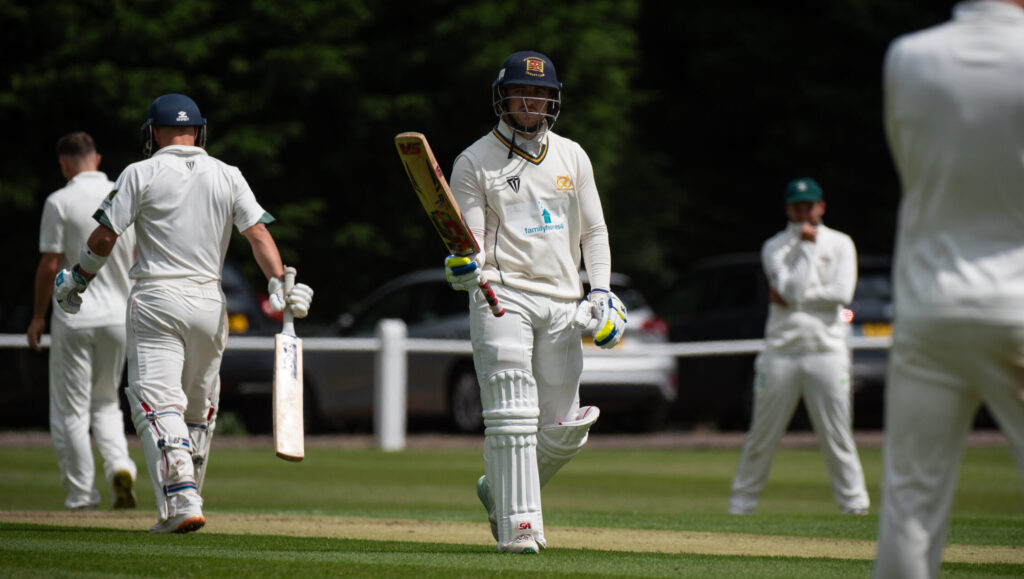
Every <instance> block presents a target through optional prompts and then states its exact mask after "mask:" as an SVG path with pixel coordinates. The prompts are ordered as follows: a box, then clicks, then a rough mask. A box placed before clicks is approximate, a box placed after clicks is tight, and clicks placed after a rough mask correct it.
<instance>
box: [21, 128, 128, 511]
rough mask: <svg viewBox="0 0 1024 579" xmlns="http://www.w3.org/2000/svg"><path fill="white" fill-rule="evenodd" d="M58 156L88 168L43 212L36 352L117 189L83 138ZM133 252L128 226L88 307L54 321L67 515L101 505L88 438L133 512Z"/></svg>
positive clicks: (54, 414)
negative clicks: (125, 379) (128, 422)
mask: <svg viewBox="0 0 1024 579" xmlns="http://www.w3.org/2000/svg"><path fill="white" fill-rule="evenodd" d="M57 150H58V154H59V156H60V157H61V161H62V163H61V164H62V168H63V169H64V171H65V175H68V174H69V169H70V172H72V173H74V172H75V171H78V170H79V169H84V170H81V171H80V172H77V173H74V174H73V176H71V178H70V179H69V180H68V183H67V185H66V186H64V187H63V188H62V189H59V190H57V191H55V192H53V193H52V194H51V195H50V196H49V197H47V198H46V203H45V204H44V206H43V217H42V222H41V224H40V228H39V251H40V253H42V254H43V257H42V259H41V261H40V272H41V273H42V272H43V270H44V269H45V273H42V275H43V277H44V278H48V279H45V280H44V279H40V280H39V281H38V282H37V286H36V287H37V296H36V312H35V314H36V318H34V319H33V324H32V325H31V326H30V327H29V331H28V334H29V343H30V345H32V346H33V347H36V348H38V334H36V332H38V333H39V334H41V333H42V330H43V327H44V326H45V322H44V321H43V320H44V318H43V316H44V315H45V312H46V304H48V303H50V302H51V301H52V300H51V297H52V294H53V279H54V277H55V275H56V273H57V272H58V271H60V270H61V269H64V268H68V267H71V266H72V265H73V264H74V262H73V261H72V260H75V259H77V258H78V255H79V253H80V252H81V251H82V246H83V245H84V244H85V242H86V240H87V239H88V238H89V234H90V233H92V230H93V229H94V228H95V227H96V222H95V221H94V220H93V219H92V214H93V213H94V212H95V211H96V207H97V206H98V205H99V204H100V202H101V201H103V198H104V197H106V196H107V194H108V193H110V191H111V189H113V185H114V184H113V183H112V182H111V181H110V180H109V179H107V176H106V174H105V173H103V172H101V171H98V170H96V168H97V167H98V164H99V154H98V153H96V149H95V144H94V143H93V140H92V138H91V137H89V136H88V135H86V134H85V133H72V134H69V135H66V136H65V137H62V138H61V140H60V141H59V142H58V145H57ZM134 248H135V234H134V230H133V229H132V228H128V229H127V230H125V234H124V235H123V236H122V237H121V239H120V243H118V244H116V245H115V246H114V249H113V251H112V253H111V255H110V260H109V261H108V265H107V268H106V269H105V270H104V271H103V274H102V275H98V276H97V277H96V279H95V280H94V282H93V284H92V291H90V292H89V296H88V299H87V303H88V308H87V311H86V312H85V313H82V314H80V315H71V314H69V313H67V312H65V311H64V310H62V309H61V308H59V307H57V304H56V303H54V304H53V305H54V307H53V313H52V314H51V316H50V338H51V342H50V355H49V376H50V393H49V394H50V435H51V437H52V438H53V448H54V453H55V454H56V456H57V464H58V466H59V467H60V470H61V484H62V486H63V487H64V490H65V491H66V492H67V497H66V499H65V501H64V506H65V507H67V508H69V509H93V508H96V506H97V505H99V502H100V493H99V491H98V490H97V489H96V488H95V486H94V480H95V473H96V470H95V463H94V461H93V451H92V444H91V442H90V438H89V434H90V432H91V433H92V437H93V439H95V441H96V448H97V449H98V450H99V453H100V456H102V457H103V474H104V478H105V479H106V480H107V483H108V485H110V488H111V498H112V504H113V506H114V508H131V507H134V506H135V495H134V491H133V487H134V484H135V477H136V474H137V469H136V466H135V462H134V461H132V459H131V457H129V456H128V442H127V440H126V438H125V435H124V417H123V415H122V413H121V405H120V400H119V399H118V388H120V386H121V377H122V376H123V373H124V365H125V326H124V321H125V304H126V303H127V301H128V292H129V291H131V286H132V284H131V280H129V279H128V268H129V267H131V264H132V253H133V250H134ZM44 281H45V286H43V282H44Z"/></svg>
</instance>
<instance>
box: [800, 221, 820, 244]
mask: <svg viewBox="0 0 1024 579" xmlns="http://www.w3.org/2000/svg"><path fill="white" fill-rule="evenodd" d="M800 239H801V240H802V241H810V242H811V243H814V242H816V241H817V240H818V228H817V226H815V225H813V224H811V223H808V222H806V221H805V222H804V224H803V227H801V228H800Z"/></svg>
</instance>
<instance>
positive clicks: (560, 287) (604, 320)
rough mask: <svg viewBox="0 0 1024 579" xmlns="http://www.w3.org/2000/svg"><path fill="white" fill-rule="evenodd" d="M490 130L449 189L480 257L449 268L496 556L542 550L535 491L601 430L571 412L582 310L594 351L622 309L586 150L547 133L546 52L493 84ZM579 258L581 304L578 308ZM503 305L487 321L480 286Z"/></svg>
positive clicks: (523, 59)
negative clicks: (477, 406)
mask: <svg viewBox="0 0 1024 579" xmlns="http://www.w3.org/2000/svg"><path fill="white" fill-rule="evenodd" d="M492 90H493V97H494V100H493V104H494V108H495V113H496V115H497V116H498V118H499V119H500V121H499V123H498V125H497V126H496V127H495V128H494V129H493V130H492V131H491V132H490V133H489V134H487V135H485V136H484V137H482V138H481V139H479V140H478V141H477V142H475V143H474V144H473V145H471V146H470V147H469V148H467V149H466V150H465V151H463V152H462V153H461V154H460V155H459V156H458V158H457V159H456V160H455V164H454V168H453V170H452V178H451V185H452V193H453V195H454V197H455V199H456V202H457V203H458V205H459V207H460V209H461V211H462V213H463V217H464V218H465V221H466V224H467V225H468V227H469V228H470V230H471V231H472V232H473V235H474V237H476V238H477V239H478V240H481V253H480V254H479V255H478V256H477V259H476V261H474V262H472V263H470V264H468V265H462V266H460V265H457V264H458V263H460V262H458V261H457V260H454V259H453V258H451V257H450V258H449V259H448V260H446V270H447V275H448V279H449V281H450V282H451V284H452V287H453V288H455V289H461V290H467V291H470V296H471V300H470V321H471V338H472V343H473V358H474V363H475V366H476V372H477V378H478V380H479V383H480V392H481V402H482V405H483V417H484V424H485V432H484V435H485V442H484V472H485V475H484V476H482V477H480V479H479V480H478V482H477V493H478V496H479V497H480V500H481V501H482V502H483V504H484V506H485V508H487V510H488V518H489V519H490V521H491V525H492V529H491V530H492V533H493V534H494V538H495V540H496V541H497V548H498V550H499V551H503V552H512V553H537V552H538V551H539V550H540V549H541V548H543V547H544V546H545V545H546V540H545V537H544V522H543V517H542V513H541V495H540V489H541V487H542V486H543V485H544V484H546V483H547V482H548V481H549V480H550V479H551V477H552V476H554V474H555V473H556V472H557V471H558V470H559V469H560V468H561V467H562V466H564V465H565V464H566V463H568V462H569V461H570V460H571V459H572V458H573V457H574V456H575V455H576V454H577V453H578V452H579V450H580V448H581V447H582V446H583V445H584V444H585V443H586V441H587V436H588V431H589V429H590V426H591V425H592V424H593V423H594V422H595V421H596V420H597V417H598V414H599V412H598V409H597V408H596V407H594V406H586V407H583V408H580V405H579V382H580V375H581V374H582V371H583V349H582V343H581V328H580V327H578V326H577V325H574V324H573V322H574V319H575V318H576V315H577V311H578V310H579V311H580V312H582V313H583V314H584V317H585V318H589V317H590V316H593V317H594V318H596V319H597V320H598V327H597V328H596V329H595V330H594V335H595V343H597V344H598V345H600V346H602V347H605V348H611V347H613V346H614V345H615V344H617V343H618V341H619V340H620V339H621V337H622V333H623V332H624V330H625V324H626V310H625V307H624V306H623V305H621V303H620V302H619V299H618V297H616V296H615V295H614V294H612V293H611V292H610V291H609V279H610V276H611V255H610V250H609V246H608V230H607V227H606V226H605V221H604V215H603V213H602V210H601V199H600V197H599V195H598V191H597V186H596V184H595V183H594V175H593V169H592V167H591V163H590V160H589V158H588V157H587V155H586V153H585V152H584V151H583V149H582V148H581V147H580V146H579V145H578V144H576V143H575V142H573V141H570V140H569V139H566V138H564V137H561V136H559V135H557V134H555V133H553V132H551V130H550V129H551V126H552V125H553V123H554V121H555V119H556V118H557V115H558V112H559V104H560V94H561V83H559V82H558V80H557V77H556V73H555V68H554V65H553V64H552V63H551V61H550V60H549V59H548V58H547V57H546V56H544V55H543V54H540V53H537V52H532V51H526V52H517V53H515V54H513V55H511V56H510V57H509V58H508V59H507V60H506V61H505V63H504V65H503V66H502V68H501V70H500V72H499V74H498V78H497V80H495V82H494V84H493V87H492ZM581 259H582V260H585V262H586V267H587V272H588V274H589V277H590V282H591V287H592V288H593V290H592V291H591V293H590V295H589V296H588V299H587V300H585V301H584V302H582V303H580V298H582V297H583V286H582V283H581V281H580V276H579V270H580V265H581ZM481 276H482V277H483V279H486V280H487V281H488V282H489V283H490V285H491V287H493V289H494V292H495V294H496V295H497V297H498V299H499V301H500V303H501V304H502V305H503V306H504V308H505V314H504V315H503V316H501V317H495V316H494V315H492V313H491V310H490V309H489V307H488V305H487V302H486V301H485V299H484V297H483V295H482V294H481V293H480V292H479V291H475V289H476V286H477V284H478V283H479V280H480V277H481Z"/></svg>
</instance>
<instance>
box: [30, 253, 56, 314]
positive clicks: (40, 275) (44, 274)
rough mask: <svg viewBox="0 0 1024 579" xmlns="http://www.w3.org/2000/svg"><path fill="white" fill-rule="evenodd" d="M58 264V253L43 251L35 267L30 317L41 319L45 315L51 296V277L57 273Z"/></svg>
mask: <svg viewBox="0 0 1024 579" xmlns="http://www.w3.org/2000/svg"><path fill="white" fill-rule="evenodd" d="M59 264H60V254H58V253H44V254H43V257H42V258H41V259H40V260H39V267H37V268H36V283H35V292H34V297H35V300H34V303H33V306H32V317H33V318H35V319H40V320H41V319H43V318H44V317H45V316H46V310H47V308H48V307H49V306H50V298H51V297H52V296H53V278H54V277H56V275H57V269H58V267H59Z"/></svg>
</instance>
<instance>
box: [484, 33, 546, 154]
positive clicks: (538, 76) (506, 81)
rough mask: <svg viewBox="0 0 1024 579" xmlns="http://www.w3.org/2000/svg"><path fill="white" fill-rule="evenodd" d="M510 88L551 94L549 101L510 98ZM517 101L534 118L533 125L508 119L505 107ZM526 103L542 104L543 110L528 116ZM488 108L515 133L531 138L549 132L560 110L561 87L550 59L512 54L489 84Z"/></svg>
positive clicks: (508, 112) (530, 52) (525, 54)
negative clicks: (536, 88) (535, 88)
mask: <svg viewBox="0 0 1024 579" xmlns="http://www.w3.org/2000/svg"><path fill="white" fill-rule="evenodd" d="M512 85H519V86H539V87H544V88H547V89H550V90H551V92H552V97H551V98H542V97H531V96H517V97H511V96H509V95H508V87H509V86H512ZM518 99H522V105H523V106H522V110H523V111H525V112H526V113H527V114H528V115H535V116H537V117H538V118H537V122H536V123H532V124H531V126H523V125H522V124H520V123H519V122H517V121H515V119H513V118H512V115H511V114H510V112H511V111H510V110H509V106H508V104H509V102H510V101H512V100H518ZM527 101H545V102H544V104H545V105H546V106H545V107H542V108H541V110H542V111H543V112H530V111H529V110H528V109H527V107H526V103H527ZM491 106H492V107H493V108H494V114H495V115H497V117H498V118H499V119H502V120H504V121H505V122H506V123H508V124H509V126H511V127H512V128H513V129H515V130H516V131H518V132H522V133H527V134H532V133H539V132H545V131H549V130H551V127H553V126H554V124H555V121H556V120H558V114H559V113H560V112H561V108H562V83H561V82H559V81H558V75H557V74H556V73H555V65H554V64H552V63H551V59H549V58H548V57H546V56H544V55H543V54H541V53H539V52H534V51H530V50H527V51H522V52H516V53H515V54H512V55H511V56H509V57H508V58H507V59H505V64H504V65H502V67H501V70H499V71H498V77H497V78H496V79H495V80H494V82H493V83H491Z"/></svg>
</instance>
